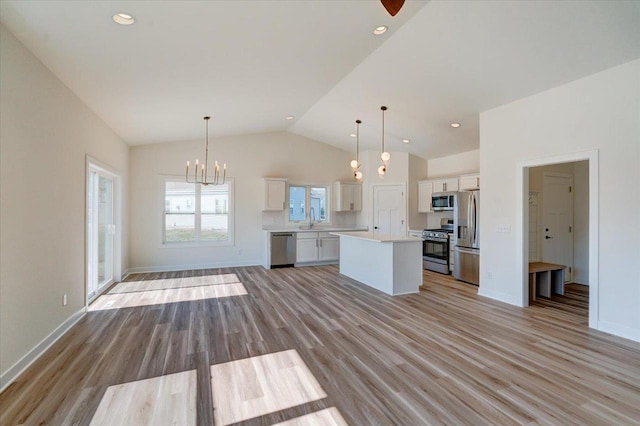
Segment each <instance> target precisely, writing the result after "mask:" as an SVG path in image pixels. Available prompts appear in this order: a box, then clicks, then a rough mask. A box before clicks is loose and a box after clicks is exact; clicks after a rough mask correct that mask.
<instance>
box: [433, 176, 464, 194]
mask: <svg viewBox="0 0 640 426" xmlns="http://www.w3.org/2000/svg"><path fill="white" fill-rule="evenodd" d="M432 182H433V192H455V191H457V190H458V178H447V179H434V180H432Z"/></svg>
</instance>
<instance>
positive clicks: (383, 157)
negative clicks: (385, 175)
mask: <svg viewBox="0 0 640 426" xmlns="http://www.w3.org/2000/svg"><path fill="white" fill-rule="evenodd" d="M380 159H381V160H382V161H384V162H385V163H386V162H387V161H389V160H390V159H391V154H389V153H388V152H387V151H385V152H383V153H382V154H380Z"/></svg>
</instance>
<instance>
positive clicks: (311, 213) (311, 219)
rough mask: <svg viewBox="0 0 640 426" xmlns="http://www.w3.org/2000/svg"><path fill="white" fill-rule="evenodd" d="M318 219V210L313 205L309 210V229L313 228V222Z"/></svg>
mask: <svg viewBox="0 0 640 426" xmlns="http://www.w3.org/2000/svg"><path fill="white" fill-rule="evenodd" d="M315 221H316V211H315V210H314V209H313V207H311V209H310V210H309V229H311V228H313V224H314V222H315Z"/></svg>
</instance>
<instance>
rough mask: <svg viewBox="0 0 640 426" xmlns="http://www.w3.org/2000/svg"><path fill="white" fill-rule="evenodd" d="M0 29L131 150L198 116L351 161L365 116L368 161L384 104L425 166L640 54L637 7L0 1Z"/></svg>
mask: <svg viewBox="0 0 640 426" xmlns="http://www.w3.org/2000/svg"><path fill="white" fill-rule="evenodd" d="M116 12H126V13H130V14H133V15H134V16H135V17H136V19H137V22H136V24H135V25H132V26H129V27H123V26H119V25H116V24H115V23H114V22H113V21H112V20H111V16H112V15H113V14H114V13H116ZM0 18H1V20H2V23H3V24H4V25H6V26H7V27H8V29H9V30H10V31H12V32H13V33H14V34H15V35H16V36H17V37H18V38H19V39H20V40H21V41H22V42H23V43H24V44H25V45H26V46H27V47H28V48H29V49H30V50H31V51H32V52H34V54H35V55H36V56H38V57H39V58H40V59H41V60H42V61H43V63H44V64H45V65H46V66H47V67H49V68H50V69H51V70H52V71H53V72H54V73H55V74H56V75H57V76H58V77H59V78H60V79H61V80H62V81H63V82H64V83H65V84H66V85H67V86H69V87H70V88H71V89H72V90H73V91H74V92H75V93H76V94H77V95H78V96H79V97H80V98H81V99H82V100H83V101H84V102H85V103H86V104H87V105H89V107H91V108H92V109H93V110H94V111H95V112H96V113H97V114H98V115H99V116H100V117H102V119H103V120H104V121H105V122H106V123H107V124H108V125H109V126H111V128H113V130H114V131H115V132H116V133H118V134H119V135H120V136H121V137H122V138H123V139H124V140H125V141H126V142H127V143H129V144H131V145H137V144H146V143H159V142H168V141H180V140H192V139H198V138H202V137H203V133H204V129H203V124H202V116H203V115H206V114H209V115H212V117H213V119H212V126H211V134H212V136H221V135H233V134H244V133H258V132H269V131H284V130H289V131H291V132H294V133H297V134H301V135H304V136H307V137H310V138H312V139H316V140H318V141H321V142H325V143H329V144H332V145H335V146H339V147H342V148H344V149H348V150H353V149H354V148H355V147H354V145H355V144H354V140H353V139H352V138H350V137H349V134H350V133H352V132H353V131H354V130H355V123H354V121H355V119H356V118H360V119H362V120H363V125H362V128H361V135H362V136H361V145H362V148H363V149H367V148H375V149H377V148H378V147H379V144H380V134H381V122H380V121H381V120H380V117H381V116H380V109H379V108H380V106H381V105H383V104H384V105H387V106H388V107H389V110H388V111H387V114H386V140H387V144H388V146H387V149H388V150H392V151H401V150H404V151H410V152H412V153H414V154H417V155H420V156H422V157H425V158H434V157H439V156H442V155H448V154H453V153H457V152H462V151H466V150H469V149H473V148H477V147H478V113H479V112H481V111H484V110H487V109H490V108H493V107H495V106H498V105H501V104H504V103H506V102H509V101H513V100H516V99H519V98H522V97H524V96H528V95H531V94H534V93H537V92H540V91H543V90H546V89H549V88H552V87H555V86H558V85H561V84H563V83H566V82H569V81H572V80H575V79H577V78H580V77H583V76H586V75H589V74H593V73H595V72H598V71H601V70H604V69H606V68H610V67H612V66H615V65H619V64H622V63H624V62H628V61H630V60H633V59H636V58H640V2H636V1H623V2H614V1H600V2H598V1H594V2H577V1H573V2H564V1H558V2H542V1H532V2H527V1H517V2H516V1H514V2H496V1H487V2H485V1H446V2H445V1H431V2H429V3H425V2H424V1H419V2H417V1H414V2H411V1H408V2H407V3H406V4H405V6H404V8H403V9H402V10H401V12H400V13H399V14H398V15H397V16H396V17H395V18H392V17H390V16H389V15H388V14H387V13H386V12H385V11H384V9H383V7H382V5H381V4H380V3H379V2H378V1H375V0H370V1H361V0H354V1H338V0H326V1H320V0H310V1H261V0H258V1H211V2H205V1H193V2H192V1H164V2H160V1H158V2H155V1H146V2H143V1H135V2H134V1H132V2H115V1H85V2H80V1H12V0H3V1H1V2H0ZM380 24H386V25H388V26H389V27H390V31H389V32H388V33H387V34H385V35H383V36H381V37H374V36H373V35H372V34H371V30H372V29H373V28H374V27H375V26H377V25H380ZM290 114H292V115H295V116H296V119H295V120H293V121H287V120H285V117H286V116H287V115H290ZM452 121H458V122H460V123H462V127H461V128H460V129H457V130H455V129H452V128H451V127H450V126H449V124H450V122H452ZM403 138H408V139H411V143H410V144H408V145H405V144H402V143H401V142H400V140H401V139H403Z"/></svg>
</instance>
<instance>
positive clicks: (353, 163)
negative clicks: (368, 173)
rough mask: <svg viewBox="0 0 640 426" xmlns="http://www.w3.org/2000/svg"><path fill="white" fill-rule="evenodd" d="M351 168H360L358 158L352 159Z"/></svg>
mask: <svg viewBox="0 0 640 426" xmlns="http://www.w3.org/2000/svg"><path fill="white" fill-rule="evenodd" d="M351 168H352V169H357V168H358V160H351Z"/></svg>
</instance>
